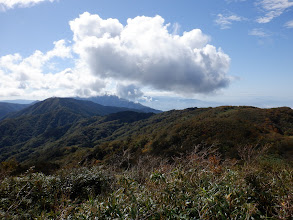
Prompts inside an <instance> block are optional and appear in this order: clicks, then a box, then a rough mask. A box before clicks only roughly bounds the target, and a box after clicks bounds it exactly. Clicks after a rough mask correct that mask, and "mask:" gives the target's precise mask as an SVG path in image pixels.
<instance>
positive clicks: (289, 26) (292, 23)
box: [285, 20, 293, 28]
mask: <svg viewBox="0 0 293 220" xmlns="http://www.w3.org/2000/svg"><path fill="white" fill-rule="evenodd" d="M285 27H286V28H293V20H291V21H288V22H287V23H286V24H285Z"/></svg>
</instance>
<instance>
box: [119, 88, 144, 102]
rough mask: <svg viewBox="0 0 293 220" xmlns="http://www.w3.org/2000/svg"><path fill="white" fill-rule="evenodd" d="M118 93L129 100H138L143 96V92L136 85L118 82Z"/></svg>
mask: <svg viewBox="0 0 293 220" xmlns="http://www.w3.org/2000/svg"><path fill="white" fill-rule="evenodd" d="M116 93H117V95H118V96H119V97H120V98H124V99H128V100H132V101H134V100H137V99H139V98H141V97H142V96H143V92H142V91H141V90H140V88H138V87H137V86H136V85H133V84H130V85H122V84H118V85H117V87H116Z"/></svg>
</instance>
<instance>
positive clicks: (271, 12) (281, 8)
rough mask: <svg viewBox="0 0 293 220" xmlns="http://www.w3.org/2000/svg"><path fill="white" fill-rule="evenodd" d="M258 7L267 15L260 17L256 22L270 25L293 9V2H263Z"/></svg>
mask: <svg viewBox="0 0 293 220" xmlns="http://www.w3.org/2000/svg"><path fill="white" fill-rule="evenodd" d="M256 5H257V6H258V7H260V8H261V10H263V11H264V13H265V15H264V16H262V17H259V18H258V19H257V20H256V21H257V22H258V23H269V22H270V21H272V20H273V19H274V18H276V17H279V16H280V15H281V14H283V13H284V12H285V11H286V9H288V8H290V7H292V6H293V2H292V1H289V0H261V1H258V2H257V3H256Z"/></svg>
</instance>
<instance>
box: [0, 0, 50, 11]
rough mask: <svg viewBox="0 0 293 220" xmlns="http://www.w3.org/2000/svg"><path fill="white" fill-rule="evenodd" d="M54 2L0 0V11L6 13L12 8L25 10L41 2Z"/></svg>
mask: <svg viewBox="0 0 293 220" xmlns="http://www.w3.org/2000/svg"><path fill="white" fill-rule="evenodd" d="M54 1H55V0H0V10H2V11H6V10H8V9H13V8H18V7H19V8H27V7H32V6H35V5H37V4H39V3H42V2H54Z"/></svg>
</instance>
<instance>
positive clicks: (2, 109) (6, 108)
mask: <svg viewBox="0 0 293 220" xmlns="http://www.w3.org/2000/svg"><path fill="white" fill-rule="evenodd" d="M28 106H29V105H26V104H15V103H8V102H0V120H1V119H2V118H3V117H4V116H6V115H7V114H9V113H12V112H17V111H19V110H22V109H24V108H26V107H28Z"/></svg>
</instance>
